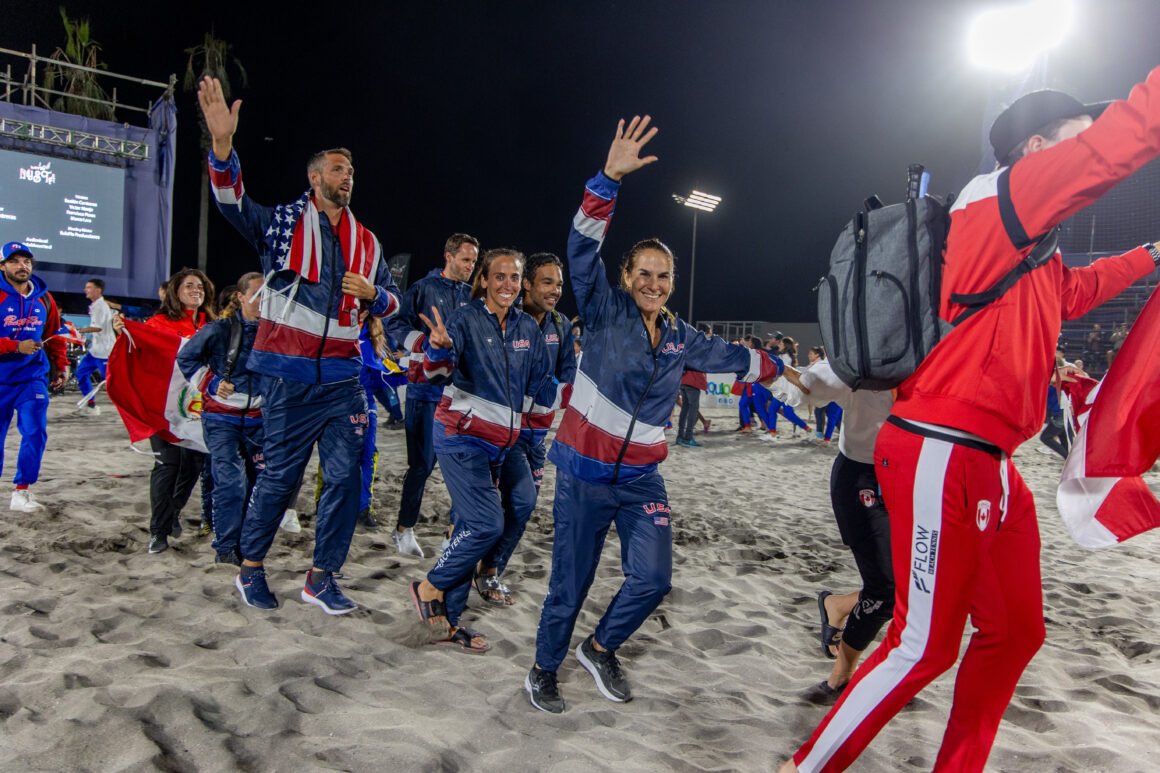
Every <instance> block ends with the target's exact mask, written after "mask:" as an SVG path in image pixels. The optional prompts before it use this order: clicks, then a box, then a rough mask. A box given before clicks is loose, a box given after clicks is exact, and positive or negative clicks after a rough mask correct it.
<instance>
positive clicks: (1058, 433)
mask: <svg viewBox="0 0 1160 773" xmlns="http://www.w3.org/2000/svg"><path fill="white" fill-rule="evenodd" d="M1039 440H1040V442H1042V443H1043V445H1045V446H1047V447H1048V448H1050V449H1051V450H1052V451H1054V452H1055V453H1057V454H1059V455H1060V456H1062V457H1063V458H1064V459H1066V458H1067V429H1066V428H1065V427H1064V425H1063V415H1062V414H1060V415H1059V416H1048V417H1047V424H1046V425H1045V426H1044V427H1043V432H1042V433H1040V435H1039Z"/></svg>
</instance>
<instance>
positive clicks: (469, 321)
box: [411, 249, 559, 653]
mask: <svg viewBox="0 0 1160 773" xmlns="http://www.w3.org/2000/svg"><path fill="white" fill-rule="evenodd" d="M523 264H524V256H523V254H522V253H520V252H517V251H516V250H511V249H496V250H489V251H488V252H487V253H486V254H485V255H484V256H483V259H482V260H481V261H480V268H479V273H478V274H477V275H476V277H475V283H474V286H473V287H472V292H471V297H472V299H473V300H472V302H471V303H469V304H467V305H466V306H461V307H459V308H458V309H456V310H455V311H453V312H452V313H451V314H450V315H449V316H448V317H447V323H446V325H444V322H443V319H442V317H441V316H440V314H439V310H438V309H436V308H435V307H432V308H431V311H432V312H433V314H434V317H435V318H434V320H431V319H428V318H427V317H426V316H424V315H422V314H420V315H419V316H420V318H422V320H423V322H424V323H426V324H427V326H428V327H429V328H430V329H431V335H430V336H429V337H428V338H427V342H426V345H425V354H426V359H425V361H424V363H423V371H424V374H425V375H426V377H427V379H428V381H430V382H431V383H432V384H441V383H442V384H447V388H446V389H444V390H443V399H442V400H441V401H440V403H439V407H438V409H436V411H435V429H434V436H435V453H436V455H437V456H438V457H439V467H440V468H441V469H442V470H443V480H444V482H446V484H447V490H448V492H449V493H450V494H451V514H452V523H454V524H455V533H454V537H453V538H452V540H451V544H450V545H448V546H447V549H446V550H444V551H443V555H441V556H440V557H439V561H438V562H437V563H436V564H435V568H433V569H432V570H431V571H430V572H428V573H427V578H426V579H425V580H423V581H421V582H413V583H411V598H412V600H413V601H414V602H415V607H416V609H417V610H418V611H419V616H420V617H422V618H423V619H424V620H426V621H428V622H429V623H431V624H433V625H437V626H446V627H447V629H448V636H447V639H446V640H445V641H443V642H439V643H441V644H443V643H445V644H454V645H457V646H459V647H462V648H463V649H464V650H465V651H467V652H473V653H483V652H486V651H487V650H489V649H491V645H490V644H488V643H487V640H486V639H485V638H484V637H483V636H482V635H481V634H480V633H479V632H478V631H473V630H471V629H470V628H462V627H460V626H459V616H460V615H461V614H462V612H463V609H464V607H465V606H466V604H467V595H468V591H469V590H470V588H471V580H472V578H473V576H474V573H475V567H476V564H477V563H478V562H479V560H480V559H482V558H483V557H484V556H485V555H487V553H488V552H489V551H490V550H491V549H492V548H493V547H494V546H495V544H496V543H497V542H498V541H499V539H500V537H502V536H503V533H504V527H505V524H504V512H503V507H502V505H501V503H500V495H499V491H498V490H497V489H496V485H495V480H496V476H497V475H498V474H499V469H500V466H501V464H502V462H503V456H504V453H506V451H507V449H508V448H510V447H511V446H512V444H514V443H515V441H516V438H517V437H519V434H520V423H521V421H522V419H523V416H524V414H525V413H547V412H549V411H552V410H554V409H555V408H556V407H558V406H557V405H556V402H557V394H558V391H559V390H558V389H557V383H556V380H555V378H553V376H552V373H553V368H552V362H551V358H550V357H549V356H548V348H547V345H546V344H545V343H544V335H543V333H542V332H541V331H540V326H539V325H538V324H536V321H535V320H534V319H532V318H531V317H530V316H528V315H527V314H525V313H524V312H522V311H520V309H518V308H515V307H513V306H512V303H513V302H514V301H515V299H516V297H517V296H518V295H519V292H520V274H521V271H522V269H523ZM529 475H530V472H529ZM534 504H535V503H534V501H532V503H531V505H532V506H534Z"/></svg>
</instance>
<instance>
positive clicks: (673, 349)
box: [661, 341, 685, 354]
mask: <svg viewBox="0 0 1160 773" xmlns="http://www.w3.org/2000/svg"><path fill="white" fill-rule="evenodd" d="M683 351H685V345H684V344H674V343H673V342H672V341H669V342H668V343H667V344H665V345H664V346H662V347H661V354H680V353H681V352H683Z"/></svg>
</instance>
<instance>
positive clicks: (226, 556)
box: [213, 550, 242, 566]
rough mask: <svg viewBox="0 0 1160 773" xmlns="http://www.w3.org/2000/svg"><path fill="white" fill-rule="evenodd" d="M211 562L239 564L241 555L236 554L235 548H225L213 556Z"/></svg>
mask: <svg viewBox="0 0 1160 773" xmlns="http://www.w3.org/2000/svg"><path fill="white" fill-rule="evenodd" d="M213 562H214V563H215V564H231V565H233V566H241V565H242V557H241V556H239V555H238V552H237V551H236V550H226V551H224V552H221V553H218V554H217V555H216V556H214V559H213Z"/></svg>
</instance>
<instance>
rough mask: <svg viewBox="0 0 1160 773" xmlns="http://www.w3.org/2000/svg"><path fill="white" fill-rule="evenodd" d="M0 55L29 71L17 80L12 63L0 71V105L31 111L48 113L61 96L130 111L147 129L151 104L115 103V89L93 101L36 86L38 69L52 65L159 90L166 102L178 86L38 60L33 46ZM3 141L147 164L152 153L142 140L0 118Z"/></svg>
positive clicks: (0, 51)
mask: <svg viewBox="0 0 1160 773" xmlns="http://www.w3.org/2000/svg"><path fill="white" fill-rule="evenodd" d="M0 55H8V56H12V57H17V58H20V59H25V60H27V61H28V69H27V70H26V71H25V73H24V75H23V76H20V77H18V76H15V75H13V72H12V65H11V63H9V64H7V65H6V66H5V67H4V68H3V69H0V101H3V102H9V103H16V102H19V103H20V104H24V105H29V106H33V107H43V108H45V109H51V107H50V103H49V97H51V96H61V97H67V98H69V99H77V100H80V101H83V102H93V103H96V104H99V105H105V106H106V107H109V108H111V109H112V110H113V111H114V114H115V113H116V111H118V110H129V111H132V112H136V113H144V114H145V116H146V118H145V124H146V125H148V122H149V118H150V117H151V115H152V101H151V102H149V103H147V104H146V105H145V107H139V106H137V105H130V104H126V103H124V102H119V101H118V99H117V89H116V88H115V87H114V88H113V91H112V95H111V98H110V99H96V98H93V97H86V96H83V95H79V94H69V93H66V92H63V91H59V90H57V89H51V88H48V87H46V86H42V85H38V84H37V82H36V78H37V70H38V66H39V67H40V68H41V69H42V68H43V66H45V65H48V64H51V65H52V66H53V67H60V68H66V69H73V70H80V71H83V72H89V73H93V74H96V75H100V76H102V77H108V78H115V79H119V80H122V81H128V82H130V83H134V84H137V85H140V86H145V87H147V88H159V89H162V90H163V91H162V94H161V95H160V96H161V97H162V98H164V99H166V100H172V99H173V92H174V89H175V88H176V85H177V76H176V75H170V76H169V82H168V83H161V82H160V81H151V80H146V79H144V78H135V77H133V76H130V75H121V74H120V73H114V72H107V71H105V70H96V69H94V68H92V67H85V66H83V65H79V64H73V63H71V62H64V61H60V60H57V59H49V58H48V57H43V56H39V55H38V54H37V53H36V46H35V45H34V46H33V47H32V52H31V53H25V52H23V51H13V50H11V49H7V48H0ZM155 99H156V98H155ZM3 138H8V139H13V140H17V141H22V142H36V143H42V144H45V145H52V146H55V147H60V148H68V149H69V150H76V151H85V152H89V153H96V154H99V155H104V156H108V157H110V158H111V159H116V160H134V161H148V160H149V158H150V157H151V153H152V149H151V148H150V145H149V143H147V142H145V141H143V140H133V139H127V138H122V137H111V136H107V135H102V134H94V133H92V132H84V131H79V130H77V129H68V128H64V127H59V126H52V125H50V124H44V123H35V122H32V121H20V120H14V119H10V118H0V139H3Z"/></svg>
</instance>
